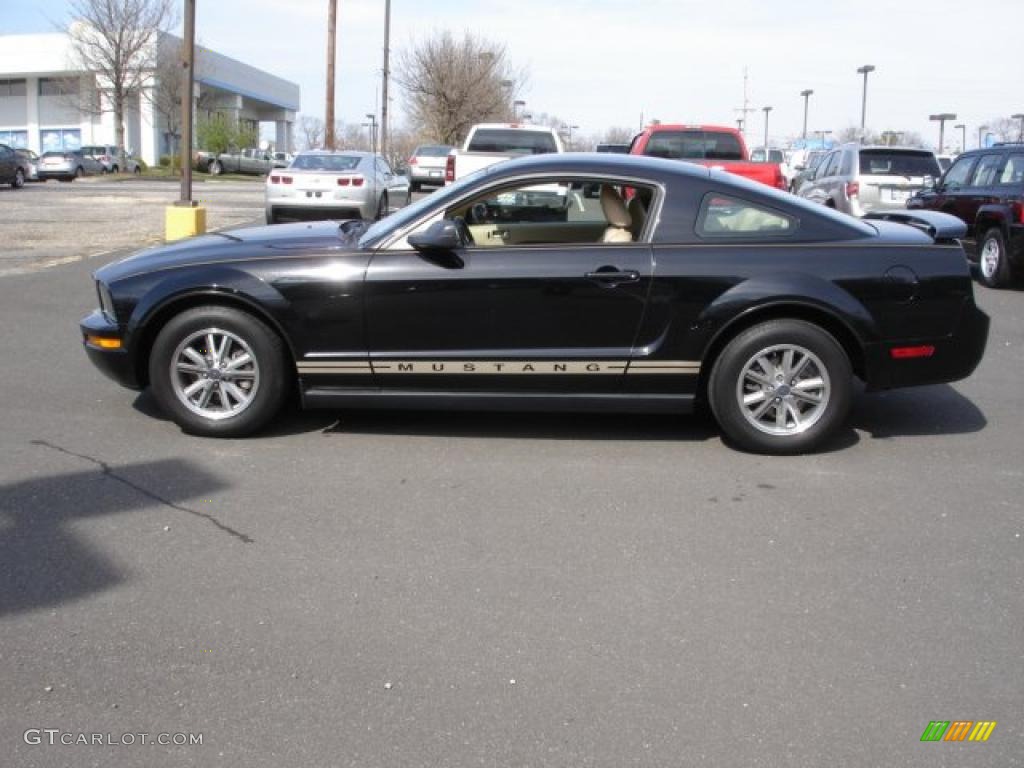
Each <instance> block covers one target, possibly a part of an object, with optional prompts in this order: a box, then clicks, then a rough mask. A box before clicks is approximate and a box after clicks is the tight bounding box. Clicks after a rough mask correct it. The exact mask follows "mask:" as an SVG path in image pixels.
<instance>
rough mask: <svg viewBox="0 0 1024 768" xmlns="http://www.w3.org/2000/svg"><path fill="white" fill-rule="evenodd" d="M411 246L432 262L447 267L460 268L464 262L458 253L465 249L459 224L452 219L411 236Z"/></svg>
mask: <svg viewBox="0 0 1024 768" xmlns="http://www.w3.org/2000/svg"><path fill="white" fill-rule="evenodd" d="M408 240H409V245H411V246H412V247H413V248H415V249H416V250H417V251H419V252H420V253H421V254H422V255H423V256H425V257H427V258H429V259H430V260H431V261H438V262H440V263H442V264H444V265H445V266H447V267H454V268H459V267H462V266H464V262H463V261H462V259H461V258H460V257H459V256H458V254H457V253H456V251H458V250H459V249H461V248H463V247H465V245H466V242H465V239H464V238H463V236H462V232H461V231H460V229H459V225H458V223H457V222H455V221H452V220H451V219H441V220H440V221H435V222H434V223H433V224H431V225H430V226H429V227H427V228H426V229H425V230H423V231H422V232H415V233H413V234H411V235H409V238H408Z"/></svg>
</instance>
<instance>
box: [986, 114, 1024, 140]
mask: <svg viewBox="0 0 1024 768" xmlns="http://www.w3.org/2000/svg"><path fill="white" fill-rule="evenodd" d="M986 125H987V126H988V132H989V133H991V134H992V135H993V136H995V137H996V140H997V141H1019V138H1020V136H1021V124H1020V120H1019V119H1017V120H1014V119H1013V118H1012V117H994V118H992V119H991V120H989V121H988V123H986Z"/></svg>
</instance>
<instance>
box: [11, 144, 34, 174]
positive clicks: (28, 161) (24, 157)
mask: <svg viewBox="0 0 1024 768" xmlns="http://www.w3.org/2000/svg"><path fill="white" fill-rule="evenodd" d="M14 152H15V153H16V154H17V155H19V156H20V157H21V161H22V163H23V164H24V167H25V168H26V169H27V170H26V176H25V181H39V155H37V154H36V153H35V152H33V151H32V150H31V149H15V150H14Z"/></svg>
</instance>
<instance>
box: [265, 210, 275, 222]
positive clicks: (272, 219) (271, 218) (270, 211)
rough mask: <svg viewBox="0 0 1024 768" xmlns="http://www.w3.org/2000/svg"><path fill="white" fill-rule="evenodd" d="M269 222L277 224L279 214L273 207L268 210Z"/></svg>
mask: <svg viewBox="0 0 1024 768" xmlns="http://www.w3.org/2000/svg"><path fill="white" fill-rule="evenodd" d="M267 224H277V214H276V213H274V209H273V208H271V209H270V210H269V211H267Z"/></svg>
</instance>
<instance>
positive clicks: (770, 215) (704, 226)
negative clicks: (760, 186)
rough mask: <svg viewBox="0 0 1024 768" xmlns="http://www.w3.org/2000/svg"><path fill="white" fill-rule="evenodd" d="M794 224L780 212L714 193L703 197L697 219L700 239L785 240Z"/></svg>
mask: <svg viewBox="0 0 1024 768" xmlns="http://www.w3.org/2000/svg"><path fill="white" fill-rule="evenodd" d="M797 225H798V221H797V220H796V219H794V218H793V217H792V216H788V215H786V214H784V213H782V212H781V211H776V210H773V209H771V208H767V207H765V206H761V205H757V204H756V203H751V202H748V201H746V200H740V199H739V198H736V197H729V196H727V195H721V194H718V193H717V192H712V193H711V194H708V195H705V197H704V201H703V202H702V203H701V206H700V213H699V214H698V215H697V234H698V235H700V236H701V237H709V238H710V237H714V238H718V237H755V236H756V237H787V236H789V235H791V234H793V233H794V232H795V231H796V229H797Z"/></svg>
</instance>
